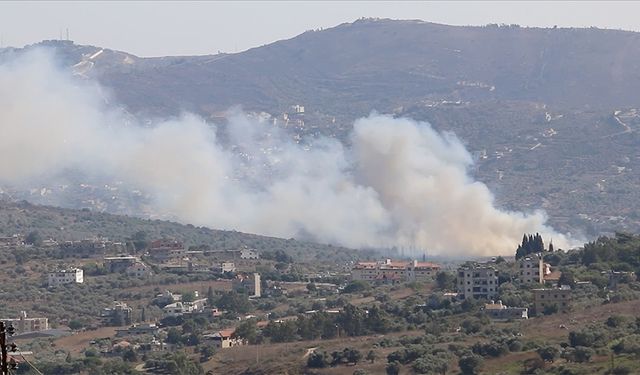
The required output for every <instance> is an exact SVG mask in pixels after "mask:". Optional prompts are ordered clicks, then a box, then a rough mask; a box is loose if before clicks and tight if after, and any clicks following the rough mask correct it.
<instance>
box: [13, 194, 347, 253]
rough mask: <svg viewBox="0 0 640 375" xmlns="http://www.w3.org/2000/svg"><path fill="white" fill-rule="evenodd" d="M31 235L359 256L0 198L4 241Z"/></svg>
mask: <svg viewBox="0 0 640 375" xmlns="http://www.w3.org/2000/svg"><path fill="white" fill-rule="evenodd" d="M31 231H37V232H38V233H39V234H40V235H41V237H42V238H45V239H46V238H53V239H55V240H57V241H58V242H62V241H77V240H80V239H83V238H91V237H96V236H97V237H106V238H109V239H111V240H113V241H127V240H128V239H131V238H132V237H133V236H134V235H135V234H136V233H137V232H144V233H145V235H146V237H147V238H148V239H154V238H163V237H168V238H175V239H176V240H179V241H182V242H184V244H185V246H207V247H208V248H210V249H214V250H238V249H241V248H243V247H244V246H246V247H249V248H253V249H256V250H259V251H275V250H283V251H285V252H286V253H288V254H289V255H291V256H292V257H294V258H296V259H297V260H298V261H302V262H304V261H314V260H317V259H324V260H327V259H331V260H332V261H335V262H338V263H339V262H341V261H346V260H351V259H355V257H357V254H359V252H357V251H355V250H351V249H346V248H342V247H337V246H332V245H321V244H317V243H311V242H304V241H298V240H294V239H281V238H274V237H265V236H258V235H253V234H246V233H241V232H236V231H222V230H213V229H208V228H204V227H195V226H193V225H183V224H178V223H174V222H169V221H162V220H146V219H140V218H135V217H129V216H121V215H112V214H107V213H100V212H91V211H89V210H72V209H64V208H56V207H49V206H39V205H32V204H29V203H27V202H18V203H11V202H6V201H2V200H0V237H3V236H11V235H13V234H22V235H26V234H27V233H29V232H31Z"/></svg>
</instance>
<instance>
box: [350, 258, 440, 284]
mask: <svg viewBox="0 0 640 375" xmlns="http://www.w3.org/2000/svg"><path fill="white" fill-rule="evenodd" d="M438 271H440V266H439V265H438V264H435V263H430V262H418V261H416V260H414V261H401V260H400V261H399V260H391V259H385V260H384V261H379V262H358V263H356V264H355V265H354V266H353V268H352V269H351V278H352V279H353V280H363V281H371V282H384V283H391V284H395V283H400V282H412V281H423V280H431V279H433V278H434V277H435V276H436V273H438Z"/></svg>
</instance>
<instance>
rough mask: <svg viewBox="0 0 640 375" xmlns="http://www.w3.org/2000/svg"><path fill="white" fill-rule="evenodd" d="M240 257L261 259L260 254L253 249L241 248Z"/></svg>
mask: <svg viewBox="0 0 640 375" xmlns="http://www.w3.org/2000/svg"><path fill="white" fill-rule="evenodd" d="M240 259H260V254H259V253H258V252H257V251H255V250H252V249H242V250H240Z"/></svg>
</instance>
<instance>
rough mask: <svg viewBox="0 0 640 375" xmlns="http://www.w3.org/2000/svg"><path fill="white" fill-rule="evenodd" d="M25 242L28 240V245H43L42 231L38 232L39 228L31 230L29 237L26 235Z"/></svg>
mask: <svg viewBox="0 0 640 375" xmlns="http://www.w3.org/2000/svg"><path fill="white" fill-rule="evenodd" d="M24 242H26V243H27V244H28V245H33V246H36V247H38V246H41V245H42V236H41V235H40V232H38V231H37V230H34V231H31V232H29V234H27V237H25V239H24Z"/></svg>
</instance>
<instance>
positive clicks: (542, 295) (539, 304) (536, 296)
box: [532, 285, 571, 314]
mask: <svg viewBox="0 0 640 375" xmlns="http://www.w3.org/2000/svg"><path fill="white" fill-rule="evenodd" d="M532 292H533V306H534V312H535V313H536V314H543V313H544V312H545V310H551V311H553V310H556V311H567V310H568V309H569V307H570V306H571V288H570V287H569V286H567V285H563V286H562V287H560V288H554V289H547V288H540V289H533V290H532Z"/></svg>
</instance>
